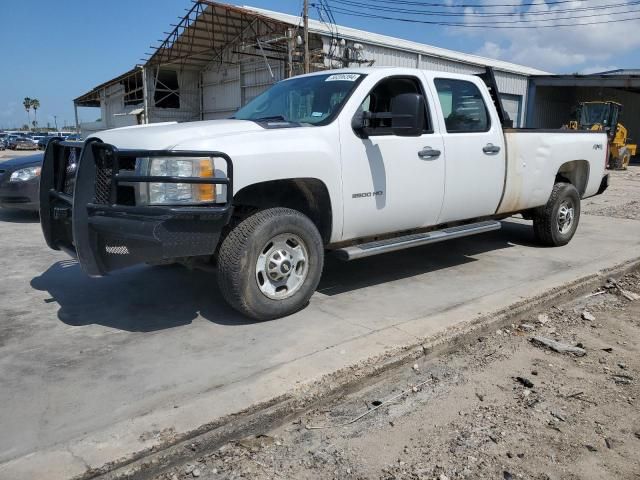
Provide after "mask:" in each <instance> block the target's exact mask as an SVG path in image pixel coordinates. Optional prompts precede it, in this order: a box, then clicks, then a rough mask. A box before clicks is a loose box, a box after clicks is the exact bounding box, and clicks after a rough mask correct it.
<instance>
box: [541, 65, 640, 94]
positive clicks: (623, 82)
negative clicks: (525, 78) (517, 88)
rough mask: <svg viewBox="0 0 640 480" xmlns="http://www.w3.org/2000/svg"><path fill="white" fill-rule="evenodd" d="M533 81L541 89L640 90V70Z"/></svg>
mask: <svg viewBox="0 0 640 480" xmlns="http://www.w3.org/2000/svg"><path fill="white" fill-rule="evenodd" d="M530 79H531V81H532V82H533V83H534V84H535V85H536V86H539V87H551V86H554V87H609V88H622V89H627V90H637V89H640V70H631V69H630V70H611V71H608V72H602V73H590V74H586V75H580V74H568V75H534V76H532V77H530Z"/></svg>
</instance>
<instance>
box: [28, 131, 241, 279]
mask: <svg viewBox="0 0 640 480" xmlns="http://www.w3.org/2000/svg"><path fill="white" fill-rule="evenodd" d="M149 157H201V158H202V157H212V158H215V159H222V160H224V161H225V163H226V177H174V176H153V175H134V174H132V173H131V172H132V170H133V168H132V165H134V164H135V159H136V158H149ZM140 183H184V184H200V185H202V184H204V185H224V186H226V192H225V195H224V197H225V199H224V203H215V202H212V203H208V204H174V205H136V204H135V201H133V202H132V200H131V198H130V197H129V198H128V199H121V198H119V186H121V184H125V185H124V186H123V187H124V188H126V187H131V184H140ZM120 200H124V201H120ZM232 200H233V163H232V161H231V158H230V157H229V156H228V155H226V154H225V153H222V152H217V151H168V150H128V149H127V150H124V149H123V150H119V149H117V148H116V147H114V146H112V145H109V144H105V143H102V142H100V141H99V140H89V141H87V142H86V143H84V144H83V143H80V142H62V141H51V142H50V143H49V145H48V146H47V150H46V152H45V157H44V161H43V165H42V174H41V179H40V209H41V214H40V219H41V224H42V230H43V233H44V237H45V240H46V241H47V244H48V245H49V247H51V248H53V249H55V250H60V249H62V250H66V251H68V252H69V253H71V254H74V255H76V256H77V257H78V260H79V261H80V264H81V265H82V267H83V269H84V270H85V271H86V272H87V273H89V274H91V275H103V274H105V273H107V272H108V271H110V270H113V269H116V268H121V267H123V266H127V265H130V264H133V263H140V262H144V261H152V260H155V259H159V258H170V257H182V256H197V255H208V254H212V253H213V251H214V250H215V245H216V242H217V239H218V236H219V231H220V228H221V226H222V225H224V224H225V223H226V222H228V220H229V218H230V217H231V213H232V209H233V205H232ZM125 203H126V204H125ZM132 203H133V204H132ZM136 219H138V220H136ZM123 245H125V246H126V248H125V247H123Z"/></svg>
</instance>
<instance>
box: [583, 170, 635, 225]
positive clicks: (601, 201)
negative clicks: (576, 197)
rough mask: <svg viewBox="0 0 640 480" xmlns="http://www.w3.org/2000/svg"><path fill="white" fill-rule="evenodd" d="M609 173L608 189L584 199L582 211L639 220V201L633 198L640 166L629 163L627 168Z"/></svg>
mask: <svg viewBox="0 0 640 480" xmlns="http://www.w3.org/2000/svg"><path fill="white" fill-rule="evenodd" d="M609 174H610V175H611V180H610V185H611V186H610V188H609V190H607V192H606V193H605V194H604V195H599V196H597V197H592V198H589V199H587V200H586V201H584V202H583V205H582V213H584V214H586V215H599V216H602V217H615V218H628V219H631V220H640V201H638V200H634V198H635V197H636V195H637V193H636V192H637V191H638V189H640V166H638V165H631V166H630V167H629V169H628V170H617V171H609Z"/></svg>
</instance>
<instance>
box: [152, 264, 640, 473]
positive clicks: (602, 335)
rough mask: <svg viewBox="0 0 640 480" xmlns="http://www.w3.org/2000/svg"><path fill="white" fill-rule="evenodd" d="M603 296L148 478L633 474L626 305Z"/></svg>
mask: <svg viewBox="0 0 640 480" xmlns="http://www.w3.org/2000/svg"><path fill="white" fill-rule="evenodd" d="M618 285H619V286H620V287H622V289H623V290H628V291H631V292H635V293H640V275H639V274H637V273H634V274H629V275H627V276H625V277H624V278H623V279H622V280H620V281H619V282H618ZM607 287H609V288H605V286H603V288H600V289H598V290H596V291H594V293H597V294H596V295H592V296H589V297H580V298H577V299H575V300H573V301H572V302H570V303H566V304H563V305H558V306H555V307H553V308H551V309H549V310H547V311H545V312H544V313H542V314H540V315H538V314H532V315H531V316H530V318H526V319H525V320H523V322H522V323H520V324H518V325H512V326H511V327H509V328H506V329H501V330H498V331H495V332H492V333H491V334H488V335H485V336H481V337H478V338H476V339H475V340H474V341H473V342H471V343H469V344H467V345H464V346H463V347H462V348H460V349H459V350H458V351H456V352H455V353H451V354H446V355H443V356H441V357H439V358H436V359H430V360H428V359H426V358H425V359H421V360H418V361H417V362H416V363H415V364H414V365H409V366H406V367H402V368H401V369H398V370H395V371H392V372H387V373H386V374H384V376H383V377H381V378H380V379H379V381H378V382H376V383H374V384H372V385H370V386H368V387H366V388H364V389H362V390H359V391H358V392H355V393H350V394H348V395H344V396H342V397H341V398H338V399H336V400H335V401H333V402H331V403H330V404H326V405H323V406H321V407H318V408H316V409H314V410H312V411H310V412H308V413H307V414H305V415H304V416H302V417H298V418H295V419H294V420H293V421H291V422H288V423H287V424H285V425H283V426H282V427H280V428H278V429H275V430H273V431H270V432H261V434H260V435H259V436H258V437H255V438H254V437H252V438H248V439H242V440H239V441H237V442H231V443H229V444H227V445H225V446H224V447H223V448H221V449H219V450H217V451H215V452H213V453H210V454H207V455H204V456H202V457H200V458H198V459H197V461H192V462H190V463H188V464H183V465H180V466H179V467H176V468H174V469H172V470H170V471H168V472H166V473H163V474H162V475H160V476H158V477H156V478H157V479H158V480H160V479H162V480H175V479H185V478H194V477H199V478H205V479H234V478H252V479H271V478H291V479H306V478H309V479H310V478H321V479H324V478H327V479H329V478H331V479H333V478H354V479H369V478H379V479H389V480H390V479H423V478H424V479H441V480H444V479H447V478H449V479H454V478H470V479H471V478H500V479H502V478H504V479H511V478H533V479H601V478H616V479H627V478H629V479H631V478H639V477H640V457H638V455H637V452H638V451H640V408H638V401H639V395H640V355H638V352H639V350H640V300H636V301H630V300H628V299H627V298H625V297H624V296H622V295H621V291H620V289H619V288H616V287H614V286H613V285H607ZM599 292H602V293H599ZM534 336H537V337H543V338H545V339H548V340H553V341H555V342H559V343H560V344H562V345H566V346H570V347H578V349H583V350H585V351H586V354H585V355H584V356H579V351H578V354H571V353H557V352H554V351H552V350H550V349H548V348H546V347H544V346H543V345H540V344H534V343H533V342H532V341H531V339H532V338H533V337H534ZM363 414H364V415H363Z"/></svg>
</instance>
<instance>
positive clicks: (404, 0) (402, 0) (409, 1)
mask: <svg viewBox="0 0 640 480" xmlns="http://www.w3.org/2000/svg"><path fill="white" fill-rule="evenodd" d="M369 1H370V2H372V3H381V2H382V1H383V0H369ZM578 1H580V2H585V1H586V0H578ZM393 3H394V4H403V5H413V6H417V7H420V6H422V7H440V8H503V7H539V6H541V4H540V3H539V2H524V3H494V4H489V5H487V4H483V5H480V4H477V3H471V4H469V3H467V4H464V3H461V4H458V5H446V4H442V3H431V2H419V1H415V0H413V1H412V0H394V2H393ZM563 3H575V0H557V1H552V2H545V3H544V4H545V5H546V6H551V5H560V4H563Z"/></svg>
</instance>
